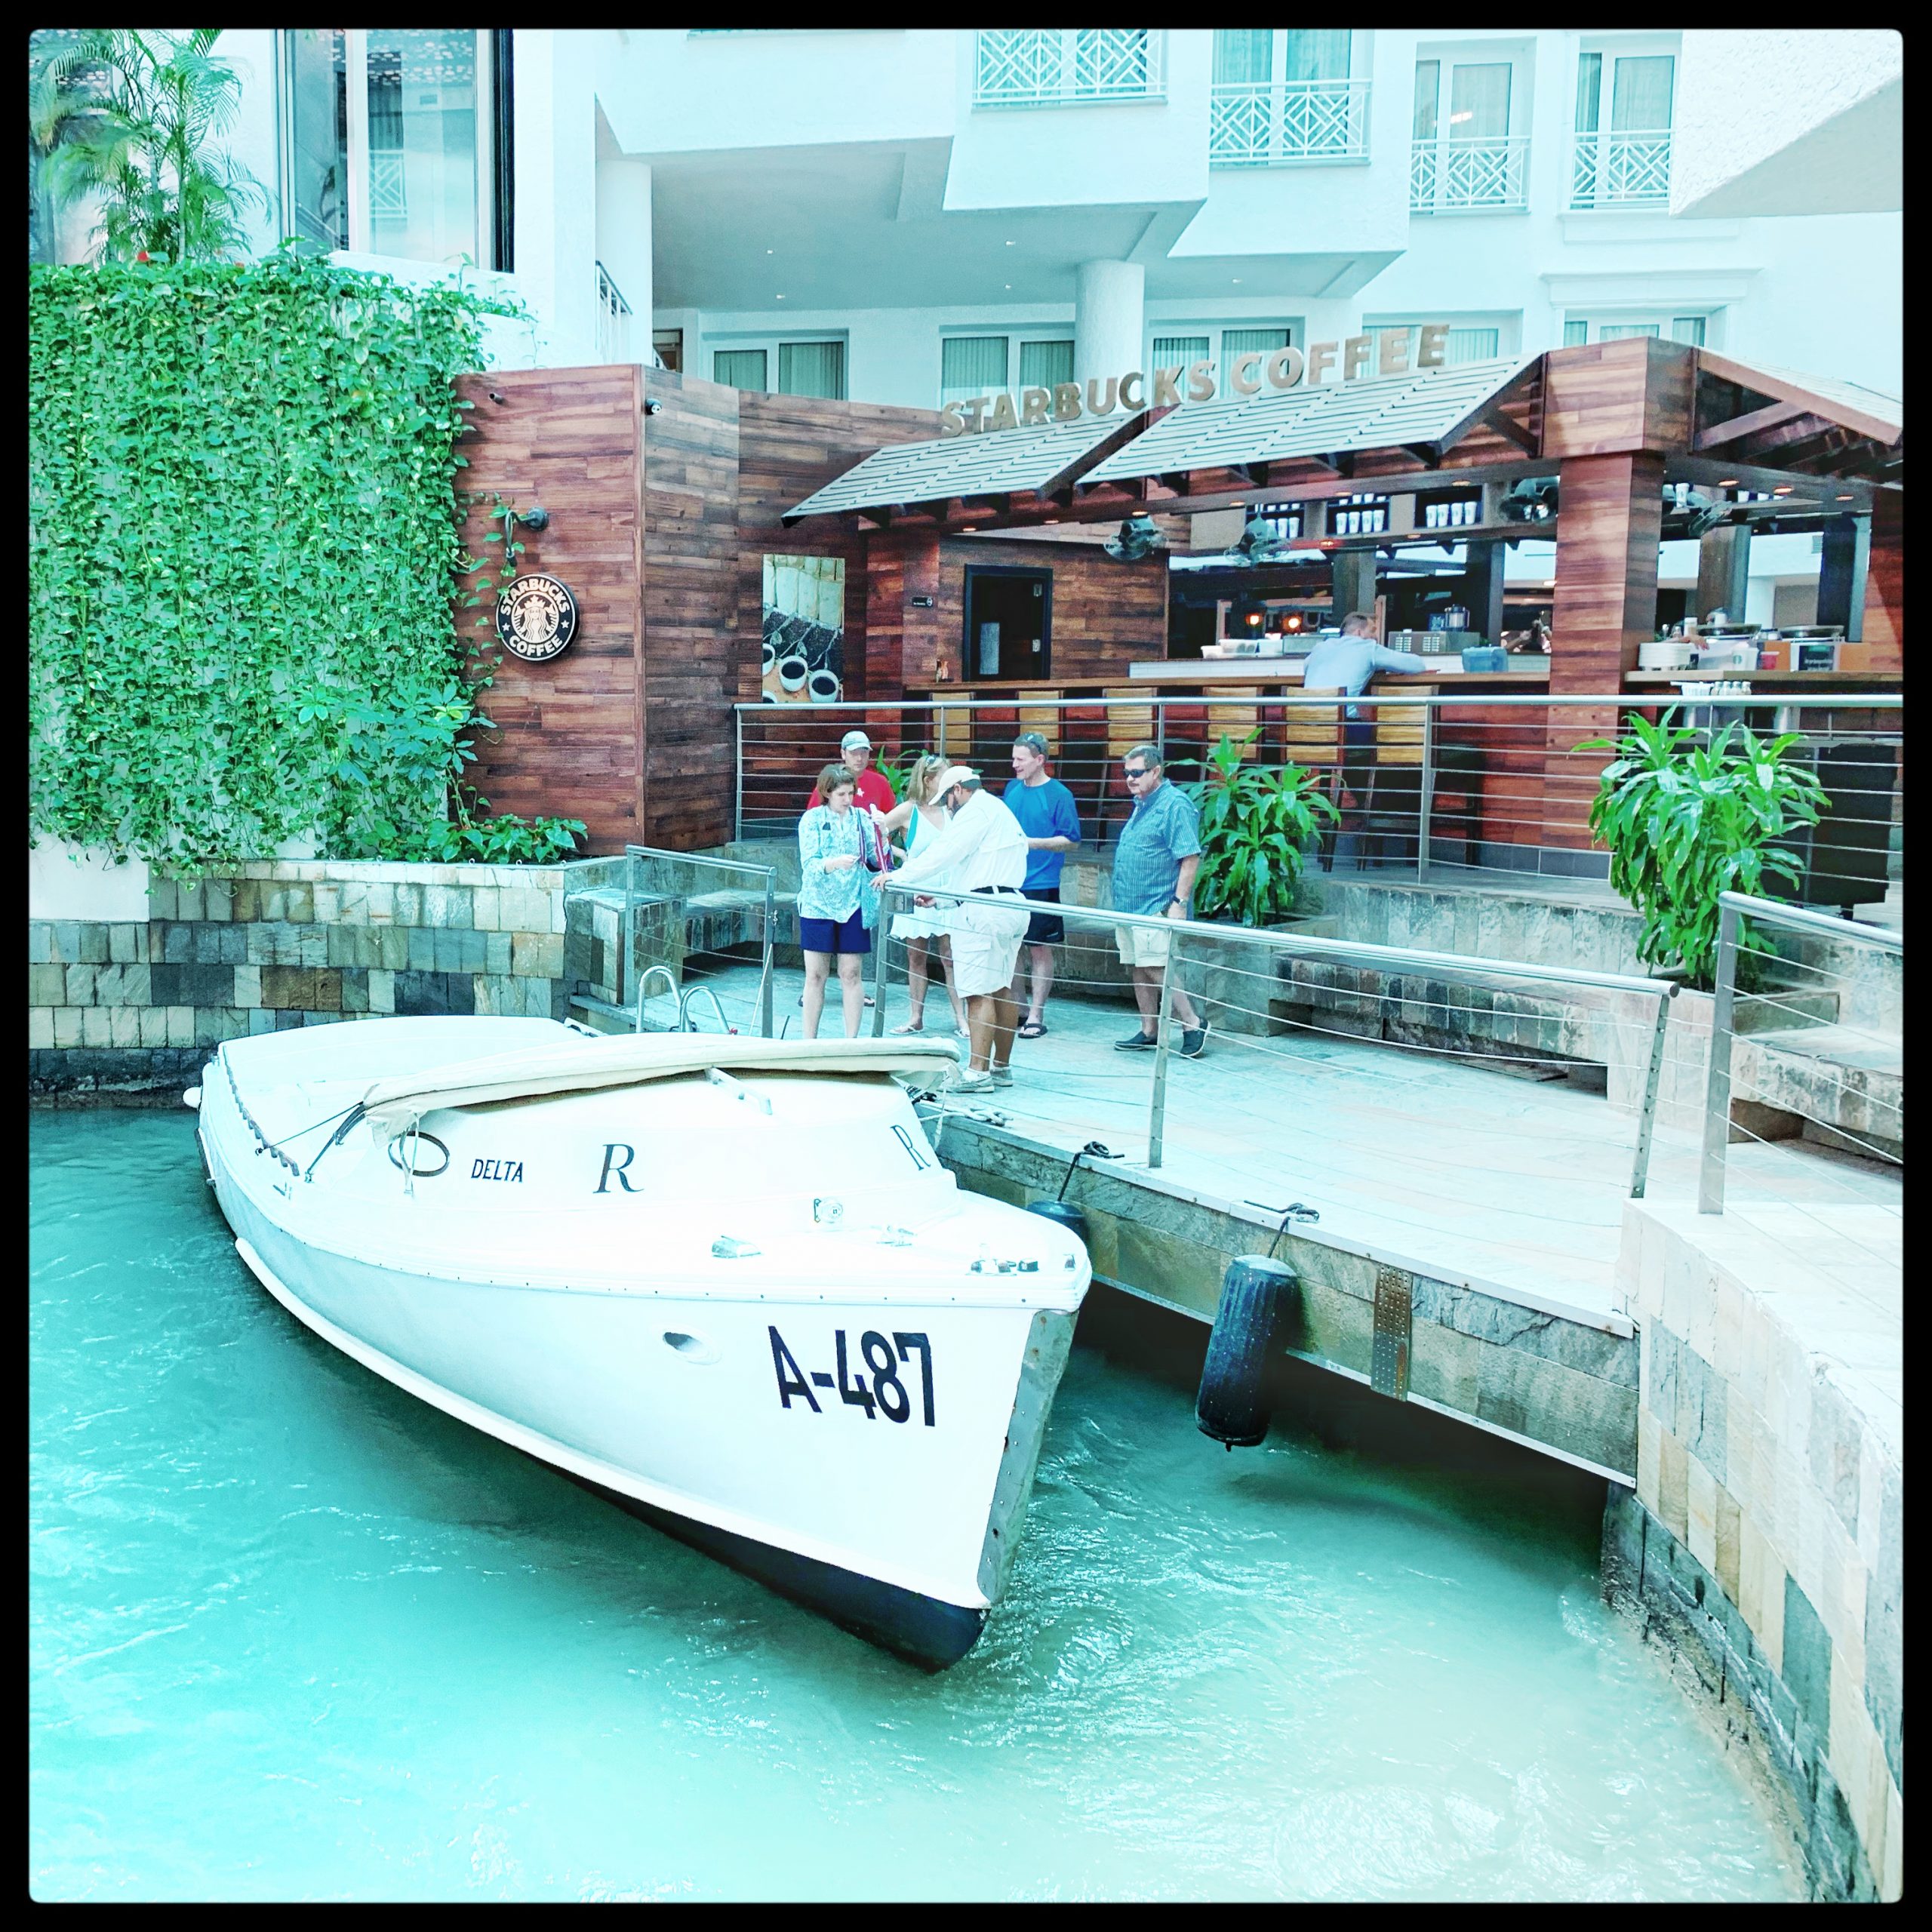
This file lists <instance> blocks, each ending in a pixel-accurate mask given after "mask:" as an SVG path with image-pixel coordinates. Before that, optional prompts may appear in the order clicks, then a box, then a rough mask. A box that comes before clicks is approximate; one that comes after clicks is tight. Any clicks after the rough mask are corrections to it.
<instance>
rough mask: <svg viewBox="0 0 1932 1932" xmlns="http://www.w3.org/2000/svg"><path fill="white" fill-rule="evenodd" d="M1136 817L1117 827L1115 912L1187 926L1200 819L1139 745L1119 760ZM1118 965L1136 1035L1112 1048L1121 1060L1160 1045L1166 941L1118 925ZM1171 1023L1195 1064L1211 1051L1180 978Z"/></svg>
mask: <svg viewBox="0 0 1932 1932" xmlns="http://www.w3.org/2000/svg"><path fill="white" fill-rule="evenodd" d="M1121 770H1122V771H1123V772H1124V774H1125V776H1126V779H1127V789H1128V790H1129V791H1130V792H1132V793H1133V794H1134V812H1133V815H1132V817H1130V818H1129V819H1128V822H1127V823H1126V824H1125V825H1124V826H1123V827H1122V828H1121V835H1120V844H1119V845H1118V847H1117V848H1115V853H1114V910H1115V912H1143V913H1146V914H1147V915H1149V917H1152V918H1164V919H1184V918H1186V917H1187V907H1188V900H1189V896H1190V895H1191V894H1192V892H1193V890H1194V875H1195V873H1196V872H1198V871H1199V870H1200V869H1201V814H1200V813H1199V812H1198V811H1196V810H1195V805H1194V801H1193V800H1192V799H1191V798H1189V797H1188V795H1187V794H1186V792H1183V791H1182V790H1180V788H1179V787H1178V786H1173V785H1170V784H1169V783H1168V782H1167V777H1166V774H1164V772H1163V771H1162V770H1161V755H1160V753H1159V752H1158V751H1156V750H1155V749H1154V747H1153V746H1152V745H1136V746H1134V749H1133V750H1131V752H1128V755H1127V756H1126V758H1125V759H1124V761H1122V764H1121ZM1114 940H1115V944H1116V945H1117V946H1118V947H1119V949H1120V957H1121V964H1122V965H1124V966H1125V967H1126V968H1128V971H1129V972H1130V973H1131V975H1132V976H1133V980H1134V1004H1136V1005H1137V1006H1138V1007H1139V1008H1140V1030H1139V1032H1135V1033H1131V1034H1129V1035H1128V1037H1127V1038H1125V1039H1124V1040H1116V1041H1115V1042H1114V1044H1115V1046H1117V1047H1118V1048H1120V1049H1121V1051H1122V1052H1123V1053H1146V1052H1149V1051H1151V1050H1152V1048H1155V1046H1157V1045H1158V1044H1159V1037H1160V1035H1159V1029H1160V1024H1161V971H1162V969H1163V968H1164V967H1165V966H1166V964H1167V963H1168V934H1165V933H1164V932H1161V931H1158V930H1157V929H1155V928H1153V927H1151V926H1116V927H1115V928H1114ZM1170 995H1171V1001H1172V1004H1173V1008H1174V1017H1175V1019H1176V1020H1178V1021H1179V1022H1180V1026H1181V1035H1180V1051H1181V1053H1182V1054H1183V1057H1186V1059H1189V1060H1198V1059H1199V1058H1200V1057H1201V1051H1202V1049H1203V1048H1205V1047H1206V1045H1207V1021H1206V1020H1204V1019H1203V1018H1202V1017H1201V1015H1200V1014H1198V1013H1196V1012H1195V1010H1194V1003H1193V1002H1192V1001H1191V1000H1190V999H1189V998H1188V996H1187V995H1186V993H1185V992H1183V990H1182V989H1181V986H1180V981H1179V980H1178V979H1177V980H1175V982H1174V985H1173V986H1172V987H1171V989H1170Z"/></svg>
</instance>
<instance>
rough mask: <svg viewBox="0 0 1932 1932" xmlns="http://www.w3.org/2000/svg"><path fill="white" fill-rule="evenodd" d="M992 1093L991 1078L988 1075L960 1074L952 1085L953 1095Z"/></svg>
mask: <svg viewBox="0 0 1932 1932" xmlns="http://www.w3.org/2000/svg"><path fill="white" fill-rule="evenodd" d="M952 1091H953V1092H954V1093H955V1094H990V1093H991V1092H992V1091H993V1077H992V1075H991V1074H990V1073H962V1074H961V1075H959V1077H958V1078H957V1079H956V1080H955V1081H953V1083H952Z"/></svg>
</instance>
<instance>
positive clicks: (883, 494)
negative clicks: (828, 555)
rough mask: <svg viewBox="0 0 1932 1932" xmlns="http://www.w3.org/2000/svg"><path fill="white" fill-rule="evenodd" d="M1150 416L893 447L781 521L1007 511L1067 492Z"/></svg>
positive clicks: (817, 493)
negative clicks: (1017, 501) (1020, 501)
mask: <svg viewBox="0 0 1932 1932" xmlns="http://www.w3.org/2000/svg"><path fill="white" fill-rule="evenodd" d="M1151 414H1152V412H1151V411H1147V410H1142V411H1138V412H1137V414H1134V415H1133V416H1130V417H1118V416H1111V417H1091V416H1083V417H1080V418H1079V419H1078V420H1076V421H1074V422H1072V423H1048V424H1045V425H1044V426H1041V427H1040V428H1038V429H999V430H994V431H991V432H986V433H984V434H981V435H964V436H947V437H944V438H940V439H939V440H937V441H933V442H930V443H894V444H893V445H891V446H890V447H889V448H885V449H882V450H876V451H874V452H873V453H872V454H871V455H870V456H869V457H866V459H865V460H864V461H863V462H862V463H856V464H854V466H853V467H852V468H851V469H848V470H847V471H846V472H845V473H844V475H842V476H837V477H835V478H833V479H832V481H830V482H829V483H828V484H826V485H825V487H824V488H823V489H821V490H816V491H814V492H813V493H812V494H811V495H810V496H809V497H807V498H806V499H805V500H804V502H803V503H796V504H794V505H793V506H792V508H791V509H789V510H787V511H786V512H785V515H784V516H783V518H782V521H783V523H784V525H785V526H786V528H788V529H789V528H790V527H791V526H792V525H793V524H795V523H797V522H798V521H800V520H801V518H805V517H808V516H826V515H832V514H835V513H836V512H840V511H853V512H858V513H859V514H860V515H868V516H875V517H876V518H877V519H878V521H881V522H884V521H888V520H889V519H890V518H891V517H892V516H893V515H895V514H897V513H899V512H904V511H906V510H909V509H914V508H916V507H918V506H944V505H945V504H946V503H952V502H955V501H961V500H964V501H967V502H971V503H986V504H989V505H990V506H992V507H994V508H995V509H999V510H1002V511H1003V510H1005V509H1008V508H1009V507H1011V504H1012V502H1013V500H1014V498H1016V497H1029V496H1030V497H1051V496H1052V495H1053V494H1054V492H1055V491H1060V490H1065V489H1066V488H1069V486H1070V485H1072V483H1073V482H1074V481H1075V479H1076V478H1079V477H1081V476H1083V475H1085V474H1086V473H1087V472H1088V470H1090V469H1091V468H1092V467H1093V466H1094V463H1097V462H1098V461H1099V460H1100V459H1101V458H1102V457H1105V456H1106V455H1108V454H1110V453H1111V452H1112V451H1115V449H1118V448H1119V447H1120V446H1121V445H1122V444H1123V443H1124V442H1126V441H1128V440H1129V439H1131V438H1133V437H1134V436H1136V435H1138V434H1139V433H1140V430H1141V429H1143V428H1144V427H1145V426H1146V423H1147V422H1148V420H1149V417H1150V416H1151Z"/></svg>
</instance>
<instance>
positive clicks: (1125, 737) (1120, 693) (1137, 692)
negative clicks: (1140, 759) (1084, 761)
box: [1094, 685, 1154, 839]
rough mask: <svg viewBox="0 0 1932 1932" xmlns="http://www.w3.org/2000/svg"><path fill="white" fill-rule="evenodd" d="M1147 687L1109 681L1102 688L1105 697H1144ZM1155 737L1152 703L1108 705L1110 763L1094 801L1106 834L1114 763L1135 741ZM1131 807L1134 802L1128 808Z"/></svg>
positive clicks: (1102, 834) (1147, 741) (1141, 742)
mask: <svg viewBox="0 0 1932 1932" xmlns="http://www.w3.org/2000/svg"><path fill="white" fill-rule="evenodd" d="M1100 695H1101V696H1102V697H1103V698H1109V699H1118V698H1141V697H1145V696H1146V688H1145V687H1144V686H1143V685H1104V686H1103V687H1102V688H1101V691H1100ZM1153 740H1154V707H1153V706H1152V705H1151V704H1144V703H1142V704H1119V703H1112V704H1109V706H1108V708H1107V734H1106V743H1107V763H1106V770H1105V771H1103V772H1102V774H1100V797H1099V798H1098V799H1097V801H1095V809H1094V816H1095V817H1096V818H1097V820H1098V821H1099V826H1100V832H1099V835H1100V838H1102V839H1105V838H1106V835H1107V807H1108V804H1109V802H1110V801H1112V798H1113V797H1114V784H1115V769H1114V768H1115V766H1116V765H1118V764H1119V762H1120V761H1121V759H1122V758H1125V757H1126V755H1128V752H1131V750H1133V749H1134V746H1136V745H1146V744H1151V743H1153ZM1128 809H1129V811H1131V810H1132V809H1133V808H1132V807H1131V805H1130V806H1129V808H1128Z"/></svg>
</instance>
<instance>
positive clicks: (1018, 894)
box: [973, 885, 1026, 899]
mask: <svg viewBox="0 0 1932 1932" xmlns="http://www.w3.org/2000/svg"><path fill="white" fill-rule="evenodd" d="M973 891H974V893H975V894H978V893H982V892H1010V893H1011V894H1013V896H1014V898H1016V899H1024V898H1025V897H1026V891H1025V890H1024V888H1022V887H1020V886H1017V885H976V886H974V888H973Z"/></svg>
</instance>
